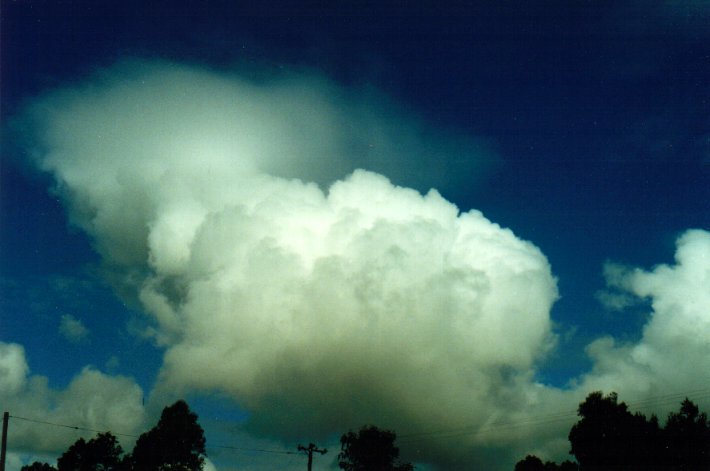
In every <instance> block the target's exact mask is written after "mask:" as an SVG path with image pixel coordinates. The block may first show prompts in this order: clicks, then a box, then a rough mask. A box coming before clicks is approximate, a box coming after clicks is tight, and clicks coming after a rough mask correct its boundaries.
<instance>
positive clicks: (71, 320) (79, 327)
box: [59, 314, 89, 343]
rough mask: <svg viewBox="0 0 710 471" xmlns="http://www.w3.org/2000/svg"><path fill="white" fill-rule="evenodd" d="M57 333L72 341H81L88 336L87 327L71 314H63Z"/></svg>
mask: <svg viewBox="0 0 710 471" xmlns="http://www.w3.org/2000/svg"><path fill="white" fill-rule="evenodd" d="M59 333H60V334H62V336H64V338H66V339H67V340H69V341H70V342H73V343H77V342H81V341H82V340H85V339H86V338H87V337H88V336H89V329H87V328H86V326H85V325H84V324H83V323H82V322H81V321H80V320H79V319H77V318H76V317H74V316H72V315H71V314H64V315H62V318H61V320H60V322H59Z"/></svg>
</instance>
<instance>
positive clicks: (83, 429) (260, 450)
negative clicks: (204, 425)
mask: <svg viewBox="0 0 710 471" xmlns="http://www.w3.org/2000/svg"><path fill="white" fill-rule="evenodd" d="M9 417H11V418H13V419H18V420H24V421H25V422H31V423H35V424H41V425H51V426H53V427H62V428H68V429H72V430H79V431H83V432H92V433H104V432H107V430H96V429H91V428H86V427H79V426H77V425H68V424H60V423H57V422H48V421H46V420H37V419H30V418H28V417H20V416H17V415H9ZM109 432H110V431H109ZM110 433H111V434H112V435H116V436H118V435H120V436H122V437H129V438H139V436H138V435H132V434H130V433H116V432H110ZM208 448H221V449H228V450H233V451H244V452H256V453H274V454H286V455H297V454H298V453H297V452H295V451H286V450H267V449H263V448H241V447H235V446H229V445H210V446H209V447H208Z"/></svg>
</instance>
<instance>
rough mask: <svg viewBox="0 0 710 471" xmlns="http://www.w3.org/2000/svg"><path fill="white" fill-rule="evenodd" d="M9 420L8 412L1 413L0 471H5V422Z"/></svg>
mask: <svg viewBox="0 0 710 471" xmlns="http://www.w3.org/2000/svg"><path fill="white" fill-rule="evenodd" d="M9 420H10V413H9V412H5V413H4V414H3V415H2V448H0V471H5V454H6V452H7V423H8V421H9Z"/></svg>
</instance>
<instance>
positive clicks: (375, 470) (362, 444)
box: [338, 425, 414, 471]
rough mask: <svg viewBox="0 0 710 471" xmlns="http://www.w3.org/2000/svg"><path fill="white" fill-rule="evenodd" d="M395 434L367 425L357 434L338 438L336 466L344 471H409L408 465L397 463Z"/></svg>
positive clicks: (411, 468) (352, 433) (409, 466)
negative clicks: (338, 446)
mask: <svg viewBox="0 0 710 471" xmlns="http://www.w3.org/2000/svg"><path fill="white" fill-rule="evenodd" d="M396 438H397V436H396V434H395V433H394V432H392V431H389V430H380V429H379V428H377V427H375V426H373V425H367V426H364V427H362V428H361V429H360V431H359V432H357V433H355V432H352V431H350V432H348V433H346V434H344V435H343V436H342V437H341V438H340V449H341V451H340V453H339V454H338V465H339V466H340V469H344V470H346V471H411V470H413V469H414V467H413V466H412V465H411V464H410V463H403V462H401V461H399V448H397V447H396V446H395V444H394V442H395V439H396Z"/></svg>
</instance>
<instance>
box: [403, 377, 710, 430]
mask: <svg viewBox="0 0 710 471" xmlns="http://www.w3.org/2000/svg"><path fill="white" fill-rule="evenodd" d="M686 397H688V398H690V397H692V398H694V399H695V400H698V399H706V398H708V397H710V388H702V389H696V390H691V391H686V392H679V393H672V394H666V395H662V396H654V397H649V398H646V399H643V400H639V401H635V402H628V403H626V405H627V406H628V407H629V409H648V408H651V407H654V406H660V405H664V404H670V403H674V402H678V401H680V400H682V399H683V398H686ZM624 402H625V401H624ZM577 416H578V414H577V411H576V410H568V411H564V412H558V413H553V414H543V415H538V416H531V417H528V418H526V419H522V420H511V421H500V422H492V423H490V424H488V425H485V426H481V425H475V424H470V425H464V426H461V427H456V428H451V429H440V430H433V431H426V432H414V433H409V434H403V435H399V436H398V441H399V442H400V443H414V442H418V441H422V440H430V439H444V438H453V437H460V436H466V435H481V434H485V433H490V432H497V431H500V430H504V429H514V428H520V427H526V426H527V427H535V426H540V425H547V424H550V423H555V422H562V421H566V420H570V419H573V418H575V417H577Z"/></svg>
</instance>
